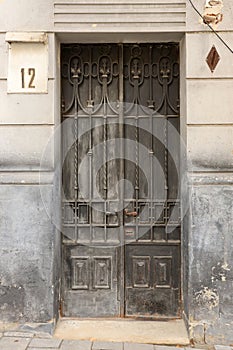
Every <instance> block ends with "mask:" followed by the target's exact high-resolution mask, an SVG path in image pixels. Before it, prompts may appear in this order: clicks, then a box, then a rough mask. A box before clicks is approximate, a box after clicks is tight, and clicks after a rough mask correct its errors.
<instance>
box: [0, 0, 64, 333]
mask: <svg viewBox="0 0 233 350" xmlns="http://www.w3.org/2000/svg"><path fill="white" fill-rule="evenodd" d="M52 5H53V2H52V1H48V0H46V1H43V0H41V1H25V0H24V1H17V0H13V1H7V0H2V1H0V61H1V64H0V160H1V161H0V232H1V234H0V321H1V322H3V321H5V322H19V323H21V324H24V323H25V322H27V323H30V322H34V323H48V325H49V327H48V328H46V329H47V330H48V331H51V329H52V327H53V322H54V318H55V317H56V315H57V313H58V300H59V297H58V293H59V278H60V276H59V273H58V272H59V264H60V255H59V252H60V243H59V234H58V233H57V231H56V228H55V226H54V225H53V222H52V219H51V218H52V217H53V216H54V214H55V211H54V208H55V201H54V195H55V193H56V190H57V186H56V187H55V183H56V182H55V177H54V169H55V166H56V161H57V159H56V158H55V153H54V150H55V147H54V145H53V143H50V145H49V147H47V150H46V153H44V150H45V147H46V146H47V145H48V142H49V140H50V138H51V135H53V133H54V128H55V110H56V104H55V98H56V97H55V84H56V83H57V80H56V76H57V74H56V70H57V65H56V64H57V61H56V60H55V46H56V43H55V36H54V34H52V33H49V34H48V48H49V50H48V52H49V54H48V62H49V64H48V93H46V94H31V95H28V94H8V93H7V75H8V54H9V44H8V43H7V42H6V41H5V38H6V32H12V31H17V32H33V31H39V32H43V31H45V32H49V31H50V32H51V30H52V27H53V23H52V18H53V16H52V10H53V6H52ZM42 157H43V162H41V158H42ZM41 193H43V196H42V195H41ZM56 203H57V202H56ZM58 209H59V207H57V210H58Z"/></svg>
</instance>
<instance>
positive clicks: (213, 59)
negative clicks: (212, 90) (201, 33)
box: [206, 45, 220, 73]
mask: <svg viewBox="0 0 233 350" xmlns="http://www.w3.org/2000/svg"><path fill="white" fill-rule="evenodd" d="M219 61H220V56H219V54H218V51H217V49H216V47H215V46H214V45H213V46H212V48H211V50H210V52H209V54H208V56H207V58H206V62H207V64H208V66H209V68H210V70H211V72H212V73H213V71H214V70H215V68H216V67H217V64H218V62H219Z"/></svg>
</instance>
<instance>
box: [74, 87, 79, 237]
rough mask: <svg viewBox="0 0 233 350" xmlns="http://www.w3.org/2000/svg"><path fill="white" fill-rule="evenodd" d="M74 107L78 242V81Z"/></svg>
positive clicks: (76, 233) (76, 228)
mask: <svg viewBox="0 0 233 350" xmlns="http://www.w3.org/2000/svg"><path fill="white" fill-rule="evenodd" d="M74 84H75V86H74V89H75V105H74V108H75V109H74V113H75V115H74V137H75V142H74V147H75V149H74V193H75V241H76V242H77V241H78V225H77V223H78V101H77V93H78V81H76V80H75V81H74Z"/></svg>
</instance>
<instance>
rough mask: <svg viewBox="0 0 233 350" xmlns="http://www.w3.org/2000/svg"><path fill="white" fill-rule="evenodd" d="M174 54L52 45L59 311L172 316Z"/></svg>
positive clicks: (173, 48) (175, 269)
mask: <svg viewBox="0 0 233 350" xmlns="http://www.w3.org/2000/svg"><path fill="white" fill-rule="evenodd" d="M178 57H179V50H178V46H177V45H176V44H149V45H148V44H141V45H135V44H127V45H121V44H119V45H116V44H114V45H107V44H103V45H77V44H71V45H63V46H62V57H61V60H62V64H61V67H62V68H61V86H62V157H63V167H62V179H63V188H62V190H63V193H62V210H63V219H62V220H63V229H62V234H63V279H62V281H63V282H62V310H63V315H64V316H72V317H109V316H111V317H112V316H116V317H119V316H121V317H123V316H130V317H133V316H135V317H138V316H142V317H150V318H151V317H155V318H156V317H174V316H178V315H179V307H180V303H179V300H180V207H179V170H178V169H179V62H178ZM174 130H176V131H177V132H174Z"/></svg>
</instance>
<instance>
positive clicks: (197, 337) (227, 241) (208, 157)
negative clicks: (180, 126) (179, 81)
mask: <svg viewBox="0 0 233 350" xmlns="http://www.w3.org/2000/svg"><path fill="white" fill-rule="evenodd" d="M195 5H196V6H197V8H198V9H199V11H200V12H201V13H203V11H204V5H205V2H204V1H202V0H198V1H195ZM223 5H224V7H223V8H222V13H223V20H222V22H220V23H219V24H218V26H217V28H215V29H217V30H219V34H220V35H221V36H222V38H223V39H224V40H225V41H226V42H227V43H228V44H229V45H230V46H231V47H232V46H233V45H232V43H233V22H232V15H233V4H232V2H231V1H230V0H225V1H223ZM186 28H187V34H186V45H187V51H186V54H187V55H186V66H187V76H186V92H187V101H186V102H187V113H186V115H187V149H188V157H189V171H188V177H189V185H190V207H191V213H190V218H189V219H190V222H189V225H187V226H186V231H187V234H188V236H189V239H188V241H189V243H188V248H189V249H188V254H189V258H188V261H189V277H188V284H189V288H188V303H189V308H188V310H187V312H188V318H189V321H190V337H191V338H192V339H193V340H194V341H195V342H201V343H208V344H213V343H219V344H232V342H233V333H232V327H233V323H232V322H233V321H232V311H233V309H232V305H233V303H232V283H233V270H232V269H233V266H232V264H233V249H232V242H231V240H232V233H233V205H232V202H233V193H232V192H233V187H232V185H233V181H232V180H233V173H232V171H233V153H232V152H233V108H232V92H233V60H232V54H231V53H230V52H229V51H228V50H227V48H226V47H225V46H224V45H223V44H222V43H221V42H220V41H219V39H218V38H217V37H216V36H215V35H214V34H213V33H211V32H210V30H209V29H208V28H207V26H205V25H204V24H201V23H200V20H199V18H198V15H197V14H196V13H195V12H194V10H193V9H192V7H191V6H190V5H189V4H187V27H186ZM213 45H215V47H216V49H217V51H218V53H219V56H220V61H219V63H218V65H217V67H216V69H215V71H214V72H213V73H212V72H211V71H210V69H209V67H208V65H207V63H206V57H207V55H208V53H209V51H210V49H211V47H212V46H213Z"/></svg>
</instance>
